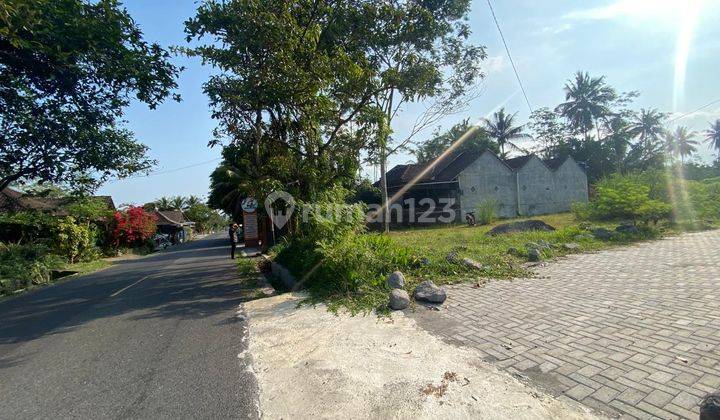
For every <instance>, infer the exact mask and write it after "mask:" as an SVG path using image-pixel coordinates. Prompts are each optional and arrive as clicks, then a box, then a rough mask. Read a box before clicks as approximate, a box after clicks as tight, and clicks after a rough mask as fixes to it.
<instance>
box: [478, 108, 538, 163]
mask: <svg viewBox="0 0 720 420" xmlns="http://www.w3.org/2000/svg"><path fill="white" fill-rule="evenodd" d="M516 115H517V112H516V113H514V114H512V115H509V114H506V113H505V108H500V110H499V111H498V112H496V113H494V114H493V119H492V120H488V119H485V131H486V132H487V134H488V136H489V137H490V138H491V139H494V140H495V141H496V142H497V144H498V146H500V153H501V154H502V155H503V156H504V155H505V145H510V147H512V148H514V149H518V150H522V149H521V148H520V147H519V146H518V145H516V144H515V143H513V140H515V139H524V138H529V137H530V135H529V134H526V133H523V132H522V131H523V126H521V125H520V126H514V123H515V116H516Z"/></svg>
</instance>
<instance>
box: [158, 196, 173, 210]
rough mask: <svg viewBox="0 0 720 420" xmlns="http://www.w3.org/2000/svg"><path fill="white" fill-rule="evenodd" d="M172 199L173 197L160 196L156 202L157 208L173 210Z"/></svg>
mask: <svg viewBox="0 0 720 420" xmlns="http://www.w3.org/2000/svg"><path fill="white" fill-rule="evenodd" d="M170 201H171V199H170V198H168V197H160V198H158V199H157V200H155V202H154V204H155V208H156V209H157V210H172V209H173V206H172V203H171V202H170Z"/></svg>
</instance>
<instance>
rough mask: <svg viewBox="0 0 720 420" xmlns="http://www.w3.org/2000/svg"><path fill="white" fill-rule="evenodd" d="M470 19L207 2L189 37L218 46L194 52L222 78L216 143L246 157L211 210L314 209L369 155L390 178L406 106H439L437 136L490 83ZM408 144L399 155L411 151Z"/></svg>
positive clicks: (438, 4) (209, 88)
mask: <svg viewBox="0 0 720 420" xmlns="http://www.w3.org/2000/svg"><path fill="white" fill-rule="evenodd" d="M468 8H469V1H468V0H438V1H432V2H415V1H412V2H407V1H400V0H391V1H383V2H377V1H372V0H353V1H345V0H300V1H289V0H284V1H277V2H271V3H268V2H265V1H259V0H246V1H240V0H230V1H223V2H221V1H217V0H206V1H204V2H203V3H202V4H201V6H200V7H199V9H198V13H197V15H196V16H195V17H194V18H193V19H191V20H189V21H188V22H187V23H186V32H187V34H188V39H189V40H192V39H207V40H208V41H209V42H208V43H206V44H205V45H201V46H200V47H198V48H194V49H190V50H187V52H188V53H190V54H194V55H199V56H201V57H202V58H203V60H204V61H205V62H208V63H210V64H213V65H214V66H216V67H217V68H219V69H220V70H221V72H220V74H218V75H216V76H213V77H212V78H211V79H210V81H208V82H207V83H206V84H205V91H206V93H207V94H208V96H209V97H210V102H211V105H212V107H213V109H214V115H213V116H214V117H215V118H216V119H218V121H219V126H218V129H217V130H216V135H217V136H216V140H215V141H214V142H213V143H214V144H216V143H220V142H223V143H226V142H228V141H229V143H231V144H232V145H233V146H237V147H238V148H239V149H236V150H232V151H231V152H230V153H228V154H227V156H230V157H232V158H233V159H238V160H235V161H232V160H228V159H225V160H224V161H223V163H222V165H221V167H220V168H218V170H217V171H216V172H215V173H214V174H213V185H215V186H217V188H219V190H218V191H217V193H215V194H211V203H215V204H218V203H219V202H218V200H221V201H227V200H231V199H232V200H237V199H238V198H240V197H241V196H242V195H243V194H246V195H247V194H254V195H257V196H261V195H262V194H263V193H267V192H269V191H268V189H273V188H283V189H286V190H293V191H294V193H295V194H299V195H300V198H303V199H307V198H312V197H313V196H315V195H317V194H318V193H319V192H321V191H322V190H323V189H327V188H330V187H331V186H333V185H335V184H337V183H341V184H351V183H352V181H353V180H354V177H355V174H356V172H357V170H358V169H359V166H360V155H361V151H362V150H368V151H369V152H370V158H371V159H372V160H374V161H380V162H381V164H382V165H383V169H384V162H385V160H386V156H387V155H388V154H390V153H392V151H393V150H388V144H389V143H390V140H391V137H390V135H391V129H390V128H391V126H392V119H393V117H394V116H395V115H396V114H397V112H399V107H400V106H402V105H403V104H406V103H408V102H412V101H419V100H423V99H426V98H436V99H437V101H435V102H434V106H431V111H430V112H429V113H427V114H424V115H426V116H425V117H421V119H420V120H421V121H420V122H419V123H418V125H417V127H422V126H427V125H428V124H430V123H432V122H433V121H436V120H435V118H437V116H438V115H444V113H445V112H448V110H451V109H457V106H453V104H454V105H458V101H460V102H461V101H462V99H461V98H462V97H464V94H465V93H466V89H467V88H468V86H470V85H472V84H473V83H474V81H475V80H476V79H477V78H478V77H480V72H479V71H478V64H479V61H480V59H481V58H482V57H484V50H483V49H482V48H477V47H471V46H468V45H466V40H467V37H468V36H469V29H468V27H467V25H466V24H465V23H464V22H463V18H464V17H465V16H466V15H467V12H468ZM418 129H419V128H418ZM413 133H417V131H416V130H413ZM413 133H411V135H412V134H413ZM369 140H372V144H369ZM398 140H399V141H398V143H397V144H396V145H395V146H393V147H394V150H399V148H401V147H404V146H406V145H407V139H398ZM382 172H383V174H384V171H382ZM230 184H232V185H234V187H233V186H231V185H230ZM220 190H221V191H223V192H224V193H221V192H220ZM231 197H233V198H231ZM225 205H226V206H228V207H229V208H235V207H236V206H235V205H233V204H232V203H225Z"/></svg>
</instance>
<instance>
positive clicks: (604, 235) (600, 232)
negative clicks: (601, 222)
mask: <svg viewBox="0 0 720 420" xmlns="http://www.w3.org/2000/svg"><path fill="white" fill-rule="evenodd" d="M592 234H593V236H594V237H596V238H597V239H600V240H601V241H608V240H610V239H612V237H613V236H615V235H614V234H613V232H611V231H609V230H607V229H605V228H597V229H593V231H592Z"/></svg>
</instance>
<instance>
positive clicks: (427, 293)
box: [414, 280, 447, 303]
mask: <svg viewBox="0 0 720 420" xmlns="http://www.w3.org/2000/svg"><path fill="white" fill-rule="evenodd" d="M414 295H415V300H420V301H425V302H430V303H443V302H445V299H447V293H446V292H445V288H444V287H438V286H436V285H435V283H433V282H431V281H430V280H426V281H424V282H422V283H420V284H419V285H418V286H417V287H416V288H415V294H414Z"/></svg>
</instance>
